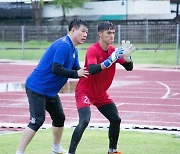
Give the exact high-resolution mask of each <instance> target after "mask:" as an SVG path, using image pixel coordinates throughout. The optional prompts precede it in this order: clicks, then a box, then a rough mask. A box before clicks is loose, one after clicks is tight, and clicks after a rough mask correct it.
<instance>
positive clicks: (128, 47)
mask: <svg viewBox="0 0 180 154" xmlns="http://www.w3.org/2000/svg"><path fill="white" fill-rule="evenodd" d="M121 43H122V48H123V49H124V52H123V55H124V59H125V60H126V61H127V62H131V61H132V60H131V53H132V51H133V50H135V47H134V46H133V45H132V44H131V43H130V41H125V40H122V41H121Z"/></svg>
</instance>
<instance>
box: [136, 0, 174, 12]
mask: <svg viewBox="0 0 180 154" xmlns="http://www.w3.org/2000/svg"><path fill="white" fill-rule="evenodd" d="M133 7H134V11H133V13H134V14H168V13H171V8H170V1H165V0H161V1H150V0H149V1H147V0H146V1H145V0H138V1H134V6H133Z"/></svg>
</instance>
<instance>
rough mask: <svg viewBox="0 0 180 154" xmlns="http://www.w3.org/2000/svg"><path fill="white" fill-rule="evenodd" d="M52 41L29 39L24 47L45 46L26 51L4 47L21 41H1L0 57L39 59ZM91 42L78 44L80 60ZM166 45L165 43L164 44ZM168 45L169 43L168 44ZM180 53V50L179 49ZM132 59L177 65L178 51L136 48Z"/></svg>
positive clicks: (15, 44)
mask: <svg viewBox="0 0 180 154" xmlns="http://www.w3.org/2000/svg"><path fill="white" fill-rule="evenodd" d="M50 44H51V43H50V42H45V41H43V42H37V41H29V42H26V43H25V45H24V48H44V49H25V50H24V53H23V52H22V50H21V49H16V50H14V49H13V50H12V49H8V50H5V49H3V48H21V43H20V42H19V43H18V42H0V48H1V50H0V59H12V60H22V59H24V60H39V59H40V58H41V56H42V55H43V53H44V51H45V48H47V47H48V46H49V45H50ZM89 45H90V44H89V43H85V44H82V45H79V46H77V47H78V48H79V60H80V61H84V57H85V52H86V48H87V47H88V46H89ZM143 46H144V47H146V46H147V44H135V47H139V48H141V47H143ZM155 46H157V45H155V44H148V47H155ZM164 46H165V45H164ZM166 47H167V45H166ZM169 47H171V48H175V44H169ZM179 55H180V50H179ZM179 57H180V56H179ZM132 59H133V61H134V63H136V64H164V65H176V51H175V50H162V51H157V52H155V51H152V50H148V51H145V50H143V51H141V50H136V51H134V52H133V53H132ZM178 64H180V58H179V59H178Z"/></svg>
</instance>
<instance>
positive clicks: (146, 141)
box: [0, 128, 180, 154]
mask: <svg viewBox="0 0 180 154" xmlns="http://www.w3.org/2000/svg"><path fill="white" fill-rule="evenodd" d="M72 131H73V129H72V128H71V129H65V131H64V134H63V139H62V146H63V147H64V148H66V149H68V147H69V143H70V138H71V135H72ZM21 135H22V133H15V134H6V135H1V136H0V147H1V153H2V154H10V153H15V151H16V148H17V145H18V142H19V140H20V138H21ZM51 141H52V133H51V129H49V130H39V131H38V132H37V134H36V135H35V137H34V138H33V140H32V141H31V143H30V144H29V145H28V147H27V150H26V154H49V153H50V149H51V145H52V142H51ZM179 145H180V136H176V135H169V134H157V133H142V132H135V131H121V134H120V139H119V144H118V147H119V149H121V151H123V153H124V154H133V153H136V154H179V152H180V146H179ZM107 148H108V138H107V130H95V129H86V131H85V132H84V135H83V137H82V140H81V142H80V144H79V146H78V149H77V154H105V153H106V152H107Z"/></svg>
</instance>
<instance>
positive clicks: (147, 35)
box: [146, 19, 149, 43]
mask: <svg viewBox="0 0 180 154" xmlns="http://www.w3.org/2000/svg"><path fill="white" fill-rule="evenodd" d="M148 42H149V24H148V20H147V19H146V43H148Z"/></svg>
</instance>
